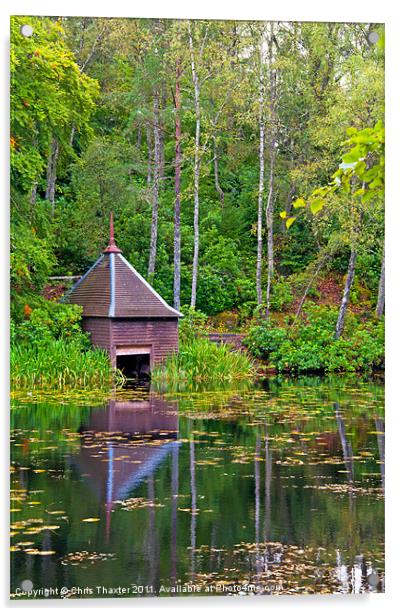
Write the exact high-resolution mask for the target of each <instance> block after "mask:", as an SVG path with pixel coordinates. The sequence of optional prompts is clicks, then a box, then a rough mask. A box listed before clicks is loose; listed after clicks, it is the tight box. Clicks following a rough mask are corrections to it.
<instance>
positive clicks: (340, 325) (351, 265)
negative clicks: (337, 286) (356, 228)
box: [335, 248, 356, 339]
mask: <svg viewBox="0 0 401 616" xmlns="http://www.w3.org/2000/svg"><path fill="white" fill-rule="evenodd" d="M355 264H356V250H355V248H352V249H351V254H350V258H349V262H348V271H347V278H346V281H345V286H344V291H343V297H342V300H341V306H340V310H339V313H338V319H337V324H336V333H335V338H336V339H338V338H340V336H341V334H342V333H343V330H344V324H345V314H346V312H347V308H348V303H349V294H350V292H351V287H352V283H353V281H354V276H355Z"/></svg>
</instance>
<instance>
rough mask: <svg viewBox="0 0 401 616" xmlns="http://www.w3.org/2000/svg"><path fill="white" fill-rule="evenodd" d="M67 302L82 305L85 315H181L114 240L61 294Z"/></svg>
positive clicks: (111, 235)
mask: <svg viewBox="0 0 401 616" xmlns="http://www.w3.org/2000/svg"><path fill="white" fill-rule="evenodd" d="M63 301H64V302H65V303H68V304H79V305H80V306H82V307H83V313H82V314H83V316H85V317H121V318H124V317H138V318H141V317H156V318H157V317H160V318H162V317H181V316H182V314H181V313H180V312H178V310H175V309H174V308H172V307H171V306H169V305H168V304H167V302H165V301H164V299H163V298H162V297H161V296H160V295H159V294H158V293H156V291H155V290H154V289H153V287H152V286H151V285H150V284H149V283H148V282H147V281H146V280H145V279H144V278H143V277H142V276H141V275H140V274H139V272H137V271H136V269H135V268H134V267H132V265H131V264H130V263H129V262H128V261H127V260H126V259H125V258H124V257H123V255H122V253H121V250H120V249H119V248H118V247H117V246H116V244H115V241H114V225H113V216H112V214H111V215H110V241H109V245H108V246H107V248H106V249H105V250H104V251H103V254H102V255H101V256H100V257H99V259H98V260H97V261H96V263H94V264H93V265H92V267H91V268H90V269H89V270H88V271H87V272H86V274H84V275H83V276H82V278H80V279H79V280H78V282H77V283H76V284H75V285H74V286H73V287H72V289H70V290H69V291H68V292H67V293H66V294H65V296H64V298H63Z"/></svg>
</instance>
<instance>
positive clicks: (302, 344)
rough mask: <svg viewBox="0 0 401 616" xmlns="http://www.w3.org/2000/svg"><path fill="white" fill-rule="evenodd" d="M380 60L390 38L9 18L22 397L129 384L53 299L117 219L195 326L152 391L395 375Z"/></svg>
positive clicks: (137, 256)
mask: <svg viewBox="0 0 401 616" xmlns="http://www.w3.org/2000/svg"><path fill="white" fill-rule="evenodd" d="M23 25H30V26H31V28H32V30H33V33H34V34H33V36H30V37H26V36H23V35H22V34H21V26H23ZM373 34H374V35H375V36H374V37H373V38H374V39H375V40H376V42H375V43H373V42H372V41H371V38H372V37H371V36H370V35H373ZM384 59H385V41H384V27H383V26H382V25H380V24H368V23H366V24H352V23H312V22H308V23H306V22H305V23H303V22H286V23H285V24H284V23H282V22H277V23H276V22H252V21H217V20H208V21H206V20H193V21H192V20H189V21H188V20H165V19H155V20H147V19H125V18H121V19H120V18H119V19H109V18H107V19H106V18H92V17H52V18H48V17H29V16H14V17H12V18H11V65H10V72H11V83H12V88H11V110H12V114H11V116H12V117H11V128H10V167H11V224H10V238H11V242H10V243H11V260H10V261H11V302H10V304H11V306H10V308H11V310H10V313H11V347H12V349H11V386H12V387H13V388H25V387H31V388H33V389H35V390H38V389H41V388H43V387H49V388H53V389H54V390H59V389H61V388H64V387H69V388H74V387H85V388H87V389H88V391H89V390H90V389H91V388H94V387H96V388H97V387H101V388H105V389H107V388H113V387H115V386H117V387H120V386H122V384H123V380H124V379H123V376H122V375H121V374H120V373H114V372H113V370H112V369H111V366H110V363H109V361H108V358H107V356H106V355H105V354H104V353H103V352H102V351H100V350H98V349H94V348H93V347H92V346H91V344H90V340H89V338H88V336H87V334H85V333H84V332H83V331H82V328H81V324H80V322H81V309H80V307H79V306H74V305H62V304H60V303H59V302H58V300H59V299H60V297H61V296H62V295H63V294H64V293H65V292H66V291H67V290H68V288H69V285H70V283H72V280H73V279H77V278H78V277H79V276H80V275H82V274H83V272H86V271H87V270H88V267H89V266H90V265H91V264H93V262H94V259H95V257H97V255H99V253H100V251H101V250H103V248H104V246H105V245H106V243H107V236H108V219H109V216H110V212H113V215H114V221H115V235H116V238H118V245H119V247H120V249H121V250H122V251H123V253H124V255H126V257H127V259H128V261H129V262H130V263H132V264H133V266H134V267H135V269H137V271H138V272H139V273H140V274H141V276H143V277H144V278H145V279H146V280H147V281H148V282H149V283H150V284H151V286H152V287H153V288H154V289H155V290H156V291H157V293H159V294H160V295H161V297H163V299H164V300H165V301H166V302H167V303H168V304H169V305H171V306H174V308H175V309H177V310H179V311H181V312H183V313H184V315H185V317H184V318H183V319H182V320H181V322H180V335H179V336H180V351H179V353H178V355H173V356H171V357H170V358H169V359H168V360H167V362H166V365H165V366H164V367H162V366H161V367H158V368H156V370H155V371H154V373H153V375H152V376H153V382H154V383H155V384H160V387H166V388H172V389H174V388H181V387H195V386H198V385H199V384H201V385H202V387H205V388H209V389H210V388H212V387H214V386H215V384H216V383H217V384H218V383H220V384H221V385H222V386H223V385H224V384H230V383H239V382H240V381H241V380H243V379H245V380H248V381H249V382H251V383H252V382H253V380H254V379H257V378H264V377H266V375H267V376H268V375H270V374H274V373H278V374H287V373H288V374H291V375H298V374H321V375H324V374H331V373H344V374H345V373H360V372H361V373H372V372H374V371H377V370H378V371H381V370H383V368H384V307H385V254H384V164H385V152H384V143H385V132H384V124H383V120H384ZM188 306H191V308H190V309H189V308H188ZM214 330H218V331H219V332H222V333H226V334H228V333H229V334H237V333H238V336H237V337H236V339H235V343H234V344H233V346H232V347H230V346H225V345H222V346H218V345H217V344H216V343H213V342H212V341H211V340H208V337H209V336H208V335H209V334H210V333H211V332H212V331H214ZM233 338H234V336H233ZM158 386H159V385H158Z"/></svg>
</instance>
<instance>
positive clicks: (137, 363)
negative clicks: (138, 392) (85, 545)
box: [116, 346, 152, 379]
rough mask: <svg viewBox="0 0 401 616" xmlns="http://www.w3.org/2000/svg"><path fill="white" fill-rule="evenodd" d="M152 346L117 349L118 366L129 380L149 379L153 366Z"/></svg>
mask: <svg viewBox="0 0 401 616" xmlns="http://www.w3.org/2000/svg"><path fill="white" fill-rule="evenodd" d="M151 360H152V347H151V346H129V347H128V346H126V347H117V348H116V365H117V368H118V369H119V370H121V372H122V373H123V374H124V376H125V377H126V378H127V379H149V378H150V371H151V365H152V361H151Z"/></svg>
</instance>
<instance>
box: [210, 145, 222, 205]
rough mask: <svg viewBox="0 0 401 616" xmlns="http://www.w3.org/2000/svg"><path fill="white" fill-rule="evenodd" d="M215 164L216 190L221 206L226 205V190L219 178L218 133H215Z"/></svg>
mask: <svg viewBox="0 0 401 616" xmlns="http://www.w3.org/2000/svg"><path fill="white" fill-rule="evenodd" d="M213 166H214V185H215V188H216V192H217V194H218V195H219V199H220V201H221V207H222V208H223V207H224V191H223V189H222V188H221V186H220V178H219V149H218V147H217V139H216V135H213Z"/></svg>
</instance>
